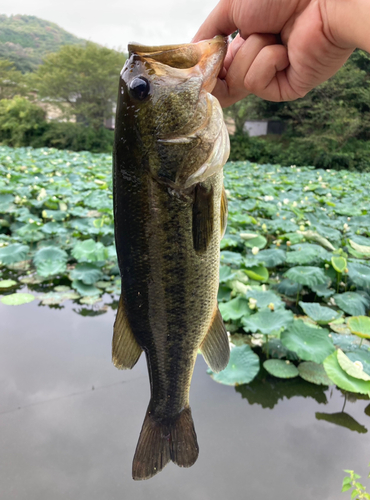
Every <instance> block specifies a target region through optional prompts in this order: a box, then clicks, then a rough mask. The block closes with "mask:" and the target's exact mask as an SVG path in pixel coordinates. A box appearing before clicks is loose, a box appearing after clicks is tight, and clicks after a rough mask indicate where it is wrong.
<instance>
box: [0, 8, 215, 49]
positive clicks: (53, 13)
mask: <svg viewBox="0 0 370 500" xmlns="http://www.w3.org/2000/svg"><path fill="white" fill-rule="evenodd" d="M216 4H217V0H186V1H181V0H180V1H179V0H104V1H100V2H98V1H96V0H95V1H94V0H90V1H88V0H64V1H60V0H54V1H50V0H1V3H0V14H6V15H10V14H27V15H33V16H37V17H40V18H42V19H46V20H47V21H52V22H54V23H57V24H59V26H61V27H62V28H63V29H65V30H66V31H69V32H70V33H72V34H73V35H76V36H78V37H81V38H86V39H87V40H91V41H93V42H97V43H100V44H101V45H105V46H107V47H109V48H116V49H121V50H126V47H127V43H128V42H129V41H134V42H138V43H143V44H147V45H160V44H169V43H184V42H189V41H190V40H191V38H192V37H193V36H194V35H195V33H196V31H197V29H198V27H199V26H200V24H201V23H202V22H203V20H204V19H205V18H206V16H207V14H208V13H209V12H210V11H211V10H212V9H213V7H214V6H215V5H216Z"/></svg>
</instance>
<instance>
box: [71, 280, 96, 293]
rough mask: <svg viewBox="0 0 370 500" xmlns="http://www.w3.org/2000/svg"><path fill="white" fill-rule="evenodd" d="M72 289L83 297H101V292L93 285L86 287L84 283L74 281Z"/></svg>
mask: <svg viewBox="0 0 370 500" xmlns="http://www.w3.org/2000/svg"><path fill="white" fill-rule="evenodd" d="M72 287H73V288H74V289H75V290H76V291H77V292H78V293H79V294H80V295H82V296H83V297H88V296H91V295H100V294H101V292H102V291H101V290H99V288H96V287H95V286H93V285H86V284H85V283H84V282H83V281H80V280H74V281H73V282H72Z"/></svg>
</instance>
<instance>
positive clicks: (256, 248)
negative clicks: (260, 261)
mask: <svg viewBox="0 0 370 500" xmlns="http://www.w3.org/2000/svg"><path fill="white" fill-rule="evenodd" d="M259 251H260V249H259V248H258V247H253V248H252V254H253V255H257V254H258V252H259Z"/></svg>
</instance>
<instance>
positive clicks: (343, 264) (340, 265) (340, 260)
mask: <svg viewBox="0 0 370 500" xmlns="http://www.w3.org/2000/svg"><path fill="white" fill-rule="evenodd" d="M331 265H332V266H333V267H334V269H335V270H336V271H337V273H344V271H345V270H346V269H347V260H346V259H345V258H344V257H335V256H333V257H332V258H331Z"/></svg>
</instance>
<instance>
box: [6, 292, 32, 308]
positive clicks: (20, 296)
mask: <svg viewBox="0 0 370 500" xmlns="http://www.w3.org/2000/svg"><path fill="white" fill-rule="evenodd" d="M35 298H36V297H35V296H34V295H32V294H31V293H12V294H10V295H4V296H3V297H1V299H0V302H2V303H3V304H6V305H7V306H20V305H22V304H28V303H29V302H32V301H33V300H35Z"/></svg>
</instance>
